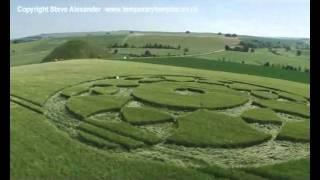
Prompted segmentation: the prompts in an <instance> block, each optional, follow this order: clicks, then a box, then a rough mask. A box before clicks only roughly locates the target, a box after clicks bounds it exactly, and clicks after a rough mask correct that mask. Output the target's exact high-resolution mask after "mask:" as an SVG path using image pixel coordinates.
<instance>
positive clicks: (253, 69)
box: [121, 57, 310, 83]
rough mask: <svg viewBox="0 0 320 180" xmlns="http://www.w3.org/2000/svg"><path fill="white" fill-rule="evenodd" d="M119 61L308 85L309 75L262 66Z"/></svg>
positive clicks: (196, 60) (193, 61)
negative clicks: (236, 74)
mask: <svg viewBox="0 0 320 180" xmlns="http://www.w3.org/2000/svg"><path fill="white" fill-rule="evenodd" d="M121 61H134V62H143V63H151V64H162V65H170V66H179V67H189V68H195V69H205V70H214V71H226V72H233V73H240V74H250V75H256V76H264V77H271V78H277V79H285V80H289V81H296V82H303V83H309V81H310V74H309V73H304V72H297V71H290V70H283V69H280V68H271V67H264V66H256V65H250V64H241V63H232V62H221V61H212V60H208V59H200V58H186V57H184V58H182V57H181V58H154V59H151V58H148V59H134V60H121Z"/></svg>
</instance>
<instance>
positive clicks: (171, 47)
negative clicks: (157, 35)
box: [142, 43, 181, 49]
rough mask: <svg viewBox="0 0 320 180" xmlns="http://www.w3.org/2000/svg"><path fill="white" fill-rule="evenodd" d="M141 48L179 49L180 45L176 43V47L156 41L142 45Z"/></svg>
mask: <svg viewBox="0 0 320 180" xmlns="http://www.w3.org/2000/svg"><path fill="white" fill-rule="evenodd" d="M142 47H143V48H157V49H180V48H181V46H180V45H178V46H177V47H174V46H171V45H166V44H164V45H163V44H158V43H154V44H152V43H147V44H146V45H144V46H142Z"/></svg>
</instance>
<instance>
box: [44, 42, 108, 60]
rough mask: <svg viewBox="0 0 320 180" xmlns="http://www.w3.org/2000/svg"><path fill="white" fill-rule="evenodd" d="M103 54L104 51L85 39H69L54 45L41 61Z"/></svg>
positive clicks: (93, 56)
mask: <svg viewBox="0 0 320 180" xmlns="http://www.w3.org/2000/svg"><path fill="white" fill-rule="evenodd" d="M104 55H105V53H104V52H103V50H102V49H100V48H99V47H97V46H95V45H93V44H91V43H89V42H87V41H84V40H70V41H67V42H66V43H64V44H62V45H60V46H58V47H56V48H55V49H54V50H53V51H52V52H51V53H50V54H48V55H47V56H46V57H45V58H44V59H43V60H42V62H50V61H55V60H56V59H64V60H65V59H75V58H77V59H84V58H98V57H102V56H104Z"/></svg>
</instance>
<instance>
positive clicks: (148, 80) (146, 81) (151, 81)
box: [139, 77, 164, 83]
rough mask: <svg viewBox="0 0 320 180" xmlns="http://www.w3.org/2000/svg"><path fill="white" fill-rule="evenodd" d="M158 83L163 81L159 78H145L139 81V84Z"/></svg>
mask: <svg viewBox="0 0 320 180" xmlns="http://www.w3.org/2000/svg"><path fill="white" fill-rule="evenodd" d="M160 81H164V79H163V78H160V77H147V78H143V79H141V80H139V83H153V82H160Z"/></svg>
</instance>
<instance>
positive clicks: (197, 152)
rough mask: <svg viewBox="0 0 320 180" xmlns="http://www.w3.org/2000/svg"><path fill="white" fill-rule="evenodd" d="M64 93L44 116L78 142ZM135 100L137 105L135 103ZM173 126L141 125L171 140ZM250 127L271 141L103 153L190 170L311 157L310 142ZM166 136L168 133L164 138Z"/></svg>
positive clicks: (235, 113)
mask: <svg viewBox="0 0 320 180" xmlns="http://www.w3.org/2000/svg"><path fill="white" fill-rule="evenodd" d="M106 78H107V77H106ZM99 79H103V78H99ZM91 81H95V80H91ZM83 83H87V82H83ZM79 84H82V83H78V84H77V85H79ZM61 91H62V90H61ZM61 91H59V92H56V94H54V95H53V96H51V97H50V98H49V99H48V100H47V102H46V103H45V105H44V107H43V108H44V115H45V116H46V117H47V118H48V119H50V121H51V122H53V123H54V124H55V125H57V127H58V128H60V129H61V130H64V131H66V132H67V133H68V134H69V135H70V136H71V137H74V138H75V140H76V139H77V126H78V125H79V124H81V121H79V120H78V119H77V118H76V117H75V116H73V115H72V114H70V113H69V112H68V111H67V110H66V108H65V103H66V102H67V99H66V98H63V97H61V96H60V93H61ZM130 92H131V91H128V93H129V94H128V93H127V91H125V92H124V91H123V93H119V94H118V93H117V95H125V96H127V95H130ZM132 101H133V102H136V100H132ZM130 102H131V101H130ZM130 102H129V103H130ZM138 103H139V106H141V105H142V106H145V105H147V106H151V105H150V104H144V103H142V104H141V102H138ZM127 104H128V103H127ZM251 108H255V106H253V105H252V99H250V100H249V102H247V103H246V104H244V105H241V106H239V107H235V108H229V109H226V110H218V111H217V112H221V113H226V114H230V115H232V116H239V115H240V114H241V113H242V112H243V111H245V110H247V109H251ZM163 110H164V109H163ZM168 112H170V113H171V114H173V111H172V112H171V111H169V110H168ZM183 114H184V113H183ZM107 116H108V115H107ZM174 116H176V115H174ZM168 125H169V124H168ZM171 126H172V125H170V126H163V127H162V128H164V129H161V130H160V129H158V128H159V127H157V125H148V126H141V128H142V129H148V130H151V131H153V130H155V132H157V131H158V133H160V134H162V137H168V136H169V134H171V133H172V130H173V129H172V128H174V127H171ZM250 126H252V127H253V128H255V129H257V130H259V131H263V132H267V133H270V134H272V139H270V140H268V141H266V142H264V143H261V144H258V145H254V146H250V147H246V148H232V149H230V148H198V147H184V146H178V145H171V144H170V145H169V144H166V143H164V142H162V143H160V144H157V145H154V146H151V147H144V148H138V149H134V150H130V152H128V151H121V150H120V152H119V151H116V152H115V151H114V150H103V151H107V152H108V153H115V154H123V155H125V156H127V157H132V158H140V159H150V160H155V161H162V162H163V161H164V162H166V163H169V164H173V165H178V166H184V167H191V168H198V167H204V166H207V165H210V164H217V165H220V166H222V167H239V168H241V167H258V166H261V165H268V164H272V163H276V162H284V161H288V160H293V159H299V158H302V157H308V156H309V150H310V147H309V143H294V142H288V141H276V140H275V137H276V135H277V134H278V132H279V131H280V129H281V128H279V127H276V126H261V125H255V124H250ZM160 128H161V127H160ZM168 128H169V129H168ZM159 130H160V131H159ZM170 132H171V133H170ZM163 133H169V134H167V135H164V134H163Z"/></svg>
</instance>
